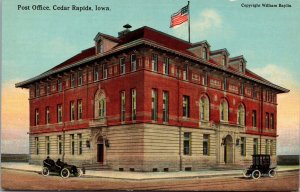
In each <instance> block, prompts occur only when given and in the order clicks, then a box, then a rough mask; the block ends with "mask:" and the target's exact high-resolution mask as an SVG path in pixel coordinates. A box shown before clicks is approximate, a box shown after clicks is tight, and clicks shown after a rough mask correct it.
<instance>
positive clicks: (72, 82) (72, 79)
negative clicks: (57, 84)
mask: <svg viewBox="0 0 300 192" xmlns="http://www.w3.org/2000/svg"><path fill="white" fill-rule="evenodd" d="M74 87H75V74H71V88H74Z"/></svg>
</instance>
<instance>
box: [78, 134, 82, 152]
mask: <svg viewBox="0 0 300 192" xmlns="http://www.w3.org/2000/svg"><path fill="white" fill-rule="evenodd" d="M77 140H78V155H81V154H82V134H77Z"/></svg>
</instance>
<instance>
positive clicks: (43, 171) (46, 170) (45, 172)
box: [42, 167, 50, 176]
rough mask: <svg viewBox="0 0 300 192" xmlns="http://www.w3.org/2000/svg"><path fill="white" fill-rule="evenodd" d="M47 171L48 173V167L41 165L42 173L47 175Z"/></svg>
mask: <svg viewBox="0 0 300 192" xmlns="http://www.w3.org/2000/svg"><path fill="white" fill-rule="evenodd" d="M49 173H50V171H49V169H48V168H47V167H43V169H42V175H44V176H48V175H49Z"/></svg>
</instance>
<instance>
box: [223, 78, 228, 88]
mask: <svg viewBox="0 0 300 192" xmlns="http://www.w3.org/2000/svg"><path fill="white" fill-rule="evenodd" d="M223 89H224V90H225V91H226V90H227V78H226V77H225V78H224V81H223Z"/></svg>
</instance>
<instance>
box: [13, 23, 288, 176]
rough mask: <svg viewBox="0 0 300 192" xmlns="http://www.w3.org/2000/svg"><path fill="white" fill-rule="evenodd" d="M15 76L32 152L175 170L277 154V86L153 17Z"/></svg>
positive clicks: (37, 156) (34, 158) (37, 158)
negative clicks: (25, 94) (23, 91)
mask: <svg viewBox="0 0 300 192" xmlns="http://www.w3.org/2000/svg"><path fill="white" fill-rule="evenodd" d="M94 40H95V46H93V47H90V48H88V49H86V50H83V51H82V52H81V53H79V54H77V55H75V56H74V57H72V58H70V59H68V60H67V61H65V62H63V63H61V64H59V65H57V66H55V67H54V68H52V69H50V70H48V71H46V72H45V73H42V74H40V75H38V76H36V77H33V78H31V79H28V80H26V81H23V82H20V83H17V84H16V87H22V88H28V89H29V92H30V96H29V103H30V131H29V135H30V157H31V158H30V162H31V163H41V162H42V159H44V158H45V157H46V156H48V155H49V156H50V157H51V158H54V159H55V158H62V159H64V160H65V161H67V162H71V163H76V164H92V165H98V164H99V165H100V164H103V165H106V166H108V167H110V168H111V169H114V170H125V171H127V170H135V171H176V170H197V169H200V168H203V167H214V166H220V165H222V166H226V165H232V164H234V165H243V164H247V163H248V162H249V160H251V155H252V154H254V153H261V154H270V155H271V156H272V157H273V158H274V159H273V160H275V159H276V158H275V157H276V156H275V155H276V137H277V135H276V133H277V126H276V124H277V123H276V120H277V99H276V98H277V94H280V93H286V92H288V91H289V90H287V89H285V88H282V87H280V86H277V85H275V84H273V83H271V82H269V81H267V80H266V79H264V78H262V77H260V76H258V75H256V74H255V73H253V72H251V71H250V70H248V69H247V67H246V60H245V58H244V57H243V56H237V57H229V53H228V51H227V50H226V49H221V50H215V51H213V50H211V48H210V45H209V44H208V42H206V41H202V42H197V43H188V42H186V41H184V40H181V39H178V38H176V37H173V36H170V35H168V34H165V33H162V32H160V31H157V30H154V29H152V28H149V27H142V28H139V29H136V30H134V31H129V30H124V31H122V32H120V33H119V36H118V37H113V36H110V35H106V34H102V33H98V34H97V35H96V37H95V39H94Z"/></svg>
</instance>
